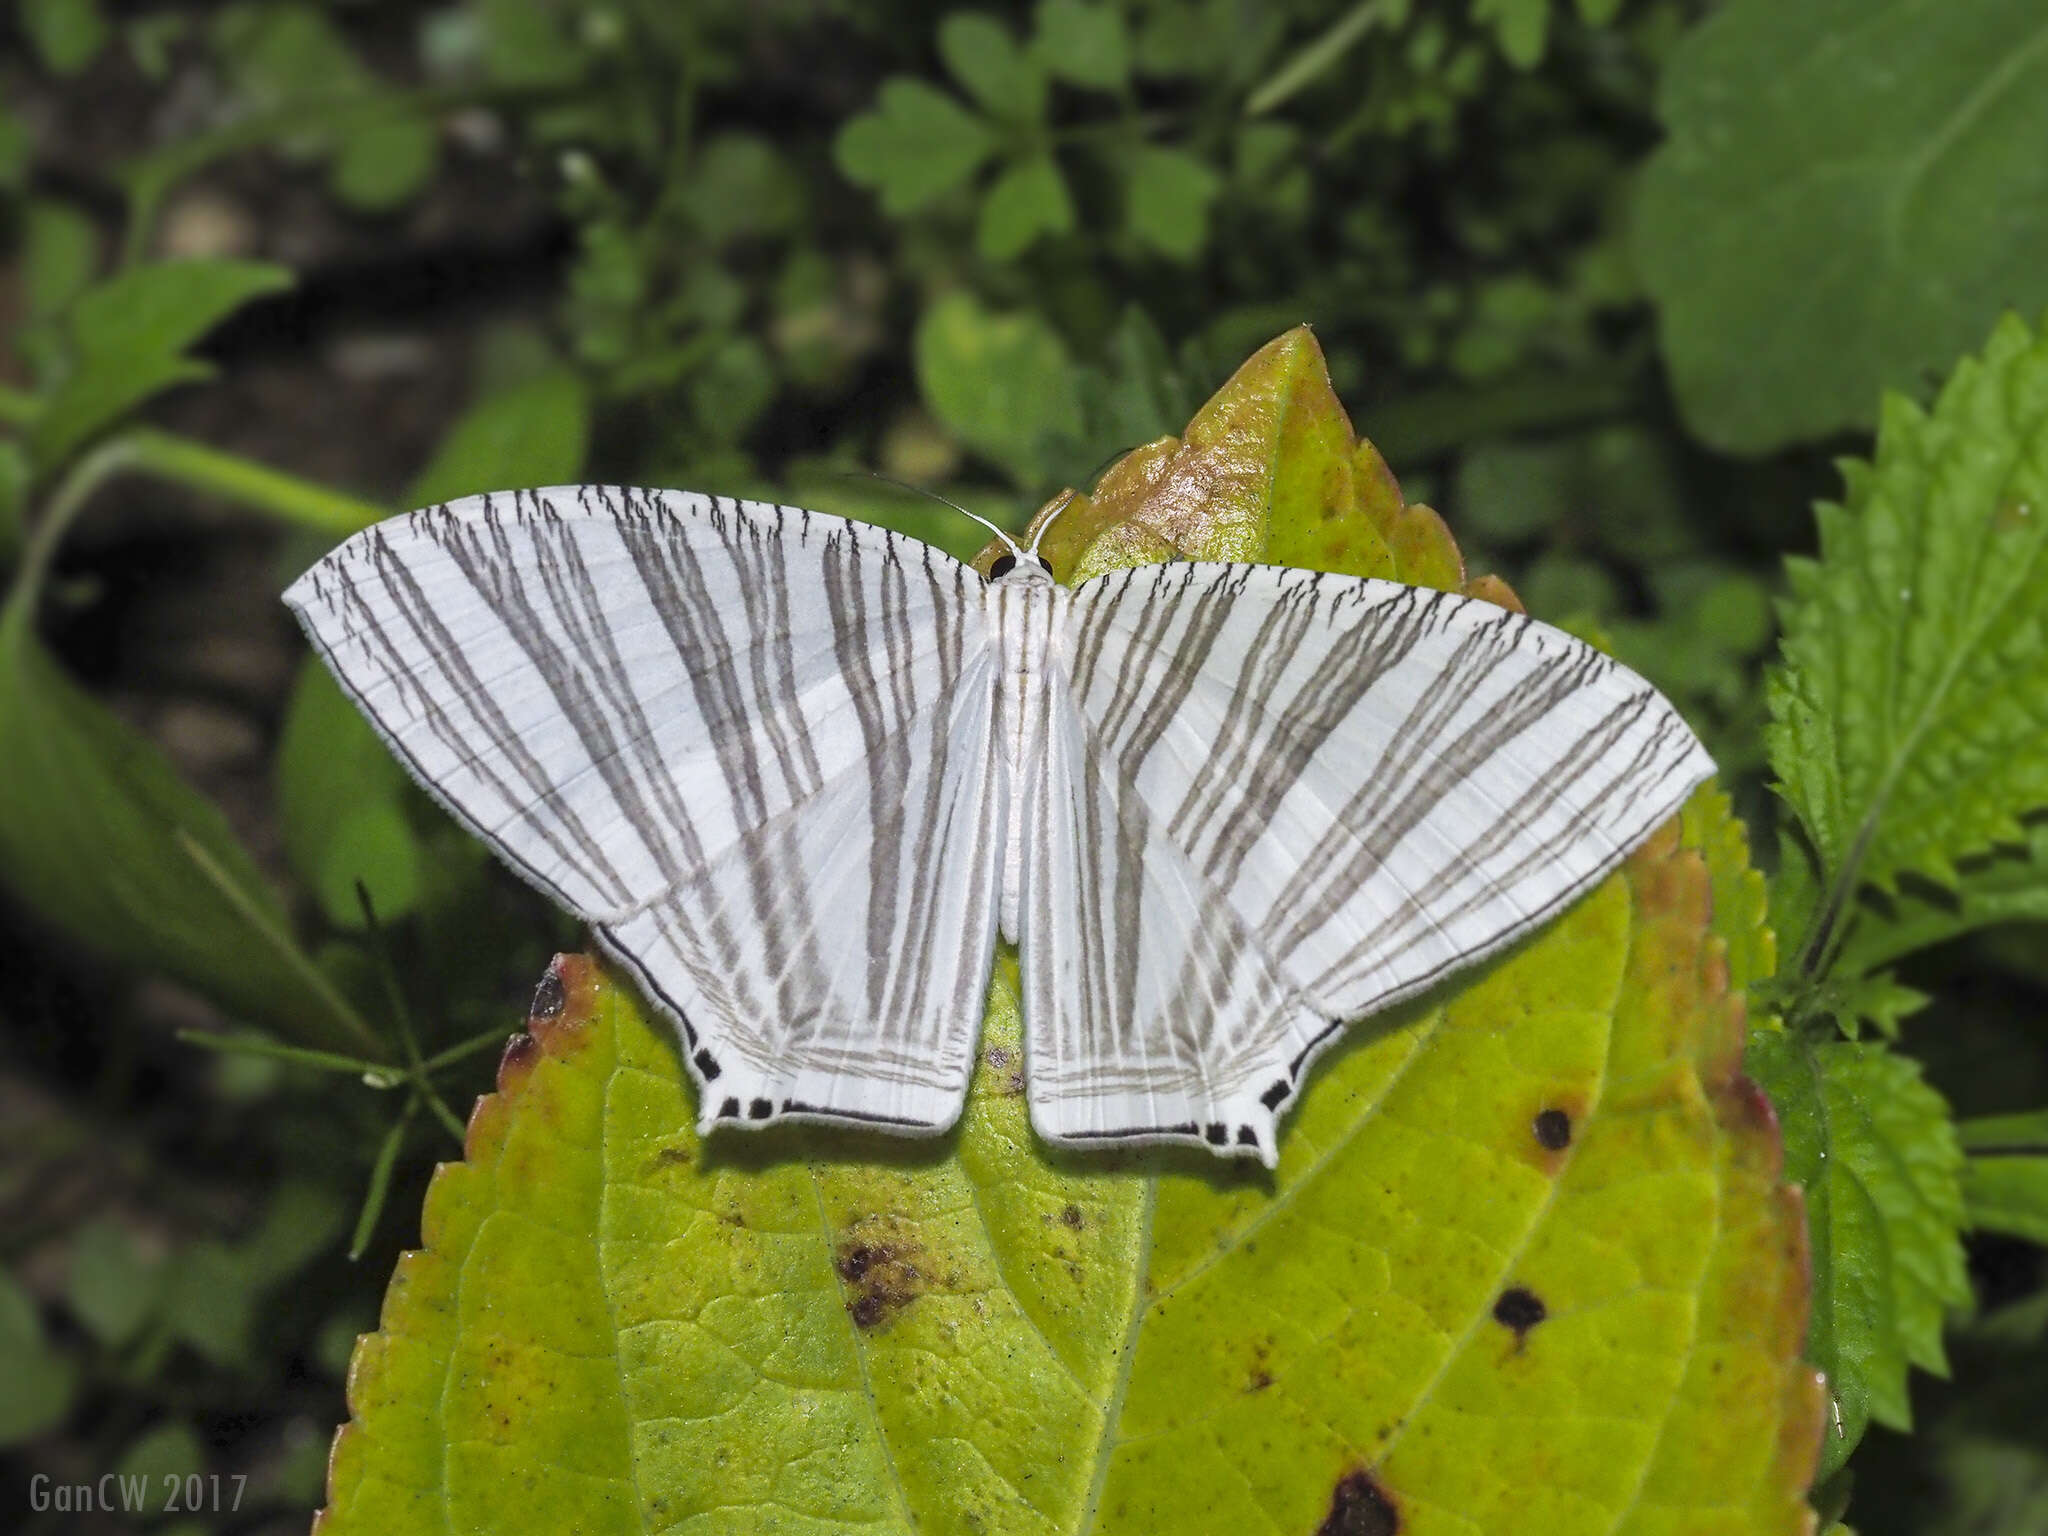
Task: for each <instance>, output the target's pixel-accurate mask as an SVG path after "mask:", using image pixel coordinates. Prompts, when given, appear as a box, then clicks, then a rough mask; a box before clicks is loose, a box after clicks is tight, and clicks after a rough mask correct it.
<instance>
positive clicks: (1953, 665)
mask: <svg viewBox="0 0 2048 1536" xmlns="http://www.w3.org/2000/svg"><path fill="white" fill-rule="evenodd" d="M1844 469H1845V478H1846V481H1847V489H1848V495H1847V496H1846V498H1845V500H1844V503H1843V504H1842V505H1840V506H1825V505H1824V506H1822V507H1821V508H1820V509H1819V518H1820V545H1821V553H1820V558H1819V559H1818V560H1793V561H1790V562H1788V574H1789V576H1790V581H1791V587H1792V599H1791V601H1790V602H1789V603H1788V604H1787V606H1786V610H1785V639H1784V660H1783V663H1782V664H1781V665H1780V666H1779V667H1777V668H1776V669H1775V670H1774V671H1773V672H1772V674H1771V675H1770V677H1769V679H1768V682H1767V685H1766V691H1767V695H1768V698H1769V702H1770V709H1771V717H1772V723H1771V726H1770V728H1769V731H1768V733H1767V736H1766V744H1767V746H1768V749H1769V753H1770V759H1771V765H1772V767H1773V768H1774V769H1775V770H1776V771H1777V774H1778V777H1779V787H1780V792H1781V793H1782V794H1783V795H1784V796H1785V798H1786V800H1787V801H1788V802H1789V803H1790V804H1791V806H1792V808H1793V810H1794V812H1795V813H1796V814H1797V816H1798V819H1799V825H1800V827H1801V828H1802V829H1803V830H1804V832H1805V834H1806V837H1807V838H1808V839H1809V841H1810V844H1811V849H1812V851H1813V853H1814V854H1815V855H1816V856H1817V858H1818V863H1819V866H1820V872H1821V875H1822V879H1821V881H1820V884H1821V885H1822V886H1823V887H1827V888H1829V889H1830V890H1831V894H1830V895H1829V896H1827V897H1826V898H1825V899H1824V900H1823V901H1822V906H1821V912H1820V916H1819V918H1818V919H1817V922H1818V927H1817V929H1816V939H1815V941H1813V942H1811V943H1810V944H1809V946H1808V954H1807V956H1806V957H1805V960H1804V962H1803V964H1804V968H1805V970H1806V971H1807V973H1808V974H1809V975H1811V974H1817V971H1818V966H1819V963H1820V962H1821V961H1822V960H1824V959H1825V954H1824V952H1823V951H1824V948H1825V944H1826V942H1827V941H1828V937H1829V934H1830V932H1831V929H1838V928H1839V926H1840V924H1841V922H1842V921H1844V920H1845V919H1848V918H1850V917H1851V916H1852V914H1851V913H1850V912H1849V910H1848V909H1849V903H1850V902H1851V899H1852V895H1853V890H1854V887H1855V885H1856V884H1857V883H1858V882H1868V883H1869V884H1870V885H1872V886H1875V887H1876V888H1877V889H1878V890H1880V891H1882V892H1885V893H1888V894H1891V893H1904V894H1905V895H1906V896H1908V897H1909V898H1912V897H1914V892H1913V890H1912V884H1913V882H1912V881H1911V880H1910V879H1909V878H1908V877H1917V880H1918V881H1921V882H1931V883H1932V884H1934V885H1935V886H1938V887H1941V888H1944V889H1946V890H1949V891H1955V890H1957V889H1958V888H1959V887H1962V886H1966V885H1967V882H1968V879H1969V876H1968V874H1967V873H1966V869H1965V868H1963V867H1959V861H1967V860H1971V859H1974V858H1980V857H1981V856H1984V855H1986V854H1988V853H1990V852H1991V851H1992V850H1993V849H1994V848H1996V847H1998V846H1999V845H2024V844H2025V842H2026V841H2027V837H2028V833H2027V829H2026V828H2025V827H2024V826H2023V824H2022V822H2021V819H2020V818H2021V817H2023V816H2026V815H2028V814H2030V813H2032V812H2035V811H2038V810H2039V809H2040V808H2042V807H2043V806H2048V605H2044V604H2043V603H2042V602H2041V600H2040V594H2041V589H2042V585H2043V582H2044V578H2048V340H2044V339H2043V338H2042V337H2040V336H2039V335H2037V334H2035V333H2034V332H2033V331H2031V330H2030V329H2029V328H2028V327H2027V326H2026V325H2024V324H2023V323H2021V322H2020V321H2019V320H2017V319H2014V318H2010V317H2008V318H2007V319H2006V320H2005V321H2003V322H2002V323H2001V324H2000V325H1999V327H1998V329H1997V330H1996V331H1995V332H1994V333H1993V335H1992V338H1991V341H1990V344H1989V345H1988V346H1987V347H1986V349H1985V351H1984V353H1983V355H1982V356H1981V357H1977V358H1970V359H1967V360H1965V361H1964V362H1963V363H1962V364H1961V365H1960V366H1958V367H1957V369H1956V371H1955V373H1954V374H1953V376H1951V378H1950V379H1949V381H1948V383H1947V384H1946V385H1945V386H1944V387H1943V389H1942V391H1941V395H1940V398H1939V399H1938V400H1937V401H1936V402H1935V405H1934V407H1933V410H1932V411H1931V412H1927V411H1922V410H1921V409H1919V408H1918V407H1917V406H1914V405H1912V404H1911V403H1910V402H1908V401H1906V400H1903V399H1900V398H1899V397H1898V396H1896V395H1894V396H1891V397H1889V398H1888V399H1887V400H1886V402H1885V409H1884V424H1883V427H1882V428H1881V430H1880V432H1879V434H1878V442H1877V457H1876V462H1875V463H1874V464H1863V463H1860V462H1854V461H1851V462H1849V463H1847V464H1846V465H1845V466H1844ZM1902 881H1906V882H1907V883H1905V884H1902V883H1901V882H1902ZM1853 920H1854V921H1855V922H1856V923H1857V924H1858V925H1859V926H1863V925H1869V926H1881V925H1882V923H1883V921H1884V919H1883V917H1882V915H1881V914H1873V913H1871V912H1870V911H1868V910H1863V911H1860V912H1856V913H1854V914H1853Z"/></svg>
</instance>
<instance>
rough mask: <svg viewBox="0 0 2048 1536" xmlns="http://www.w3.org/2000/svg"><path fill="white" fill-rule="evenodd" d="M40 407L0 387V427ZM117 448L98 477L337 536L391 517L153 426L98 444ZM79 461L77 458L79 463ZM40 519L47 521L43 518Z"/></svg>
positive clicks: (28, 418)
mask: <svg viewBox="0 0 2048 1536" xmlns="http://www.w3.org/2000/svg"><path fill="white" fill-rule="evenodd" d="M41 409H42V404H41V402H40V401H38V400H37V399H36V397H35V396H34V395H31V394H29V393H27V392H26V391H23V390H19V389H9V388H7V387H5V386H4V385H0V426H12V427H24V426H27V425H28V424H29V423H30V422H32V421H34V420H35V419H36V416H37V414H38V413H39V412H40V411H41ZM117 445H118V446H119V448H120V453H119V455H118V461H117V462H115V463H114V464H112V465H110V466H109V467H108V468H107V469H106V470H104V471H103V472H102V474H101V477H100V478H102V479H104V478H105V476H106V474H107V473H111V472H112V471H113V470H116V469H119V470H127V471H133V472H136V473H140V474H145V475H150V476H153V477H154V478H156V479H159V480H168V481H170V482H172V483H173V484H176V485H183V486H188V487H190V488H191V489H192V490H195V491H203V492H206V493H208V494H211V495H215V496H222V497H225V498H226V499H228V500H229V501H232V502H235V503H237V504H238V505H240V506H244V507H247V508H249V509H250V510H251V511H255V512H262V513H265V514H267V515H269V516H271V517H275V518H277V519H278V520H279V521H281V522H287V523H296V524H298V525H299V526H300V527H303V528H312V529H316V530H318V531H320V532H323V533H332V534H336V535H342V534H350V533H354V532H355V531H356V530H357V529H358V528H367V527H369V525H370V524H372V523H374V522H377V521H378V520H379V519H381V518H384V517H388V516H389V515H390V509H389V508H387V507H380V506H378V505H377V504H376V503H374V502H369V501H364V500H362V499H361V498H360V497H356V496H350V495H348V494H347V493H346V492H342V491H331V490H329V489H328V488H327V487H326V486H324V485H316V484H314V483H313V482H312V481H310V480H301V479H300V478H299V477H298V476H296V475H289V474H286V473H285V472H284V471H282V470H276V469H272V468H270V467H269V466H268V465H264V464H257V463H254V462H252V461H251V460H248V459H245V458H241V457H239V456H238V455H236V454H232V453H225V452H223V451H222V450H220V449H218V448H210V447H208V446H207V445H206V444H205V443H197V442H194V441H193V440H192V439H191V438H189V437H179V436H178V435H177V434H176V433H173V432H164V431H160V430H159V429H157V428H155V427H139V426H138V427H129V428H127V429H126V430H124V431H122V432H121V433H120V434H119V435H118V436H116V437H112V438H109V439H107V441H106V443H105V444H104V445H103V446H104V447H105V448H114V447H116V446H117ZM87 457H88V458H90V457H91V455H88V456H87ZM84 462H86V461H85V460H80V463H81V464H83V463H84ZM95 483H97V482H95ZM53 505H54V503H53ZM44 521H45V522H48V521H49V519H48V517H47V516H46V517H45V518H44ZM59 531H60V532H61V531H62V530H61V528H60V530H59Z"/></svg>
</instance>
